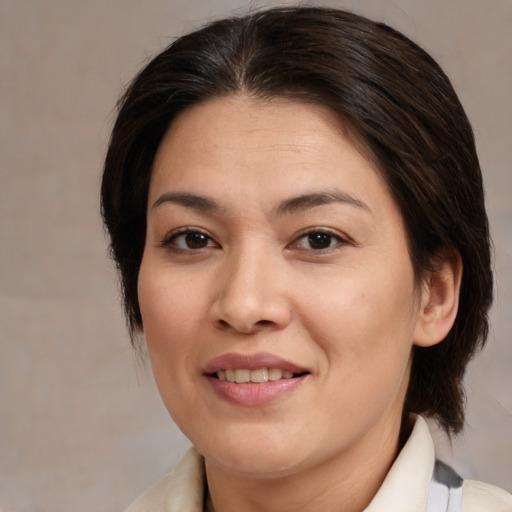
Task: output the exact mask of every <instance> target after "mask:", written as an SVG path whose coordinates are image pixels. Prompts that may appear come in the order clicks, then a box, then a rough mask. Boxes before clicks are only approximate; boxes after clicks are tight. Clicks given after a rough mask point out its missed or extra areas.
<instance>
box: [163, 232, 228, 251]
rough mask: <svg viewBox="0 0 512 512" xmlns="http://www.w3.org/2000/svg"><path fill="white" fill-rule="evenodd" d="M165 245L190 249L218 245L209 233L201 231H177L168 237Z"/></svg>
mask: <svg viewBox="0 0 512 512" xmlns="http://www.w3.org/2000/svg"><path fill="white" fill-rule="evenodd" d="M165 245H168V246H170V247H174V248H176V249H182V250H189V251H194V250H200V249H205V248H206V247H218V246H217V244H216V243H215V242H214V241H213V240H212V239H211V238H210V237H209V236H208V235H206V234H204V233H201V232H200V231H184V232H181V233H176V234H175V235H173V236H171V237H170V238H169V239H168V242H166V243H165Z"/></svg>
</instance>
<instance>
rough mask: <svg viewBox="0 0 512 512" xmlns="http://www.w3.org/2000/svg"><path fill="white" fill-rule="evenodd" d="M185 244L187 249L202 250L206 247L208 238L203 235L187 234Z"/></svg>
mask: <svg viewBox="0 0 512 512" xmlns="http://www.w3.org/2000/svg"><path fill="white" fill-rule="evenodd" d="M185 244H186V245H187V247H188V248H189V249H202V248H203V247H206V246H207V245H208V237H207V236H206V235H203V233H187V234H186V235H185Z"/></svg>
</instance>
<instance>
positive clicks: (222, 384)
mask: <svg viewBox="0 0 512 512" xmlns="http://www.w3.org/2000/svg"><path fill="white" fill-rule="evenodd" d="M203 375H204V376H205V377H206V378H207V381H208V382H209V383H210V385H211V388H212V389H213V391H214V392H215V393H216V395H217V396H218V397H219V398H221V399H222V400H225V401H227V402H229V403H230V404H234V405H238V406H263V405H265V404H269V403H274V402H275V401H276V400H278V399H279V398H280V397H284V396H286V395H288V394H290V393H291V392H293V391H294V390H295V389H297V388H298V387H299V386H301V384H302V383H304V382H305V381H306V380H307V377H308V376H309V375H310V371H309V370H307V369H306V368H304V367H301V366H298V365H297V364H295V363H292V362H291V361H287V360H286V359H283V358H281V357H279V356H274V355H272V354H265V353H258V354H236V353H231V354H224V355H222V356H219V357H216V358H215V359H212V360H211V361H210V362H209V363H208V364H207V365H206V366H205V367H204V369H203Z"/></svg>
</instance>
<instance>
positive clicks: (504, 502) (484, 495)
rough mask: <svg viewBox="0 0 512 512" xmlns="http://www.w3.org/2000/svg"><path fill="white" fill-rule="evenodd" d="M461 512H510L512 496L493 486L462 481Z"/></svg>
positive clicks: (472, 481) (511, 510)
mask: <svg viewBox="0 0 512 512" xmlns="http://www.w3.org/2000/svg"><path fill="white" fill-rule="evenodd" d="M462 490H463V492H462V510H463V512H512V495H510V494H509V493H508V492H506V491H504V490H503V489H500V488H499V487H495V486H494V485H490V484H485V483H483V482H477V481H475V480H464V484H463V487H462Z"/></svg>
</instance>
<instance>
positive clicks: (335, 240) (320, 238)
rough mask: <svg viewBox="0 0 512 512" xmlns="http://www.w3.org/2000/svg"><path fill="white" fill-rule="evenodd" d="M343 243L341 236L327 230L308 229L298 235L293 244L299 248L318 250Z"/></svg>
mask: <svg viewBox="0 0 512 512" xmlns="http://www.w3.org/2000/svg"><path fill="white" fill-rule="evenodd" d="M343 243H345V240H344V239H343V238H342V237H341V236H339V235H335V234H334V233H330V232H329V231H310V232H309V233H305V234H304V235H302V236H301V237H299V238H298V239H297V241H296V242H295V243H294V244H293V245H294V246H295V247H297V248H299V249H309V250H315V251H319V250H322V249H329V248H331V247H335V246H337V245H340V244H343Z"/></svg>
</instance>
